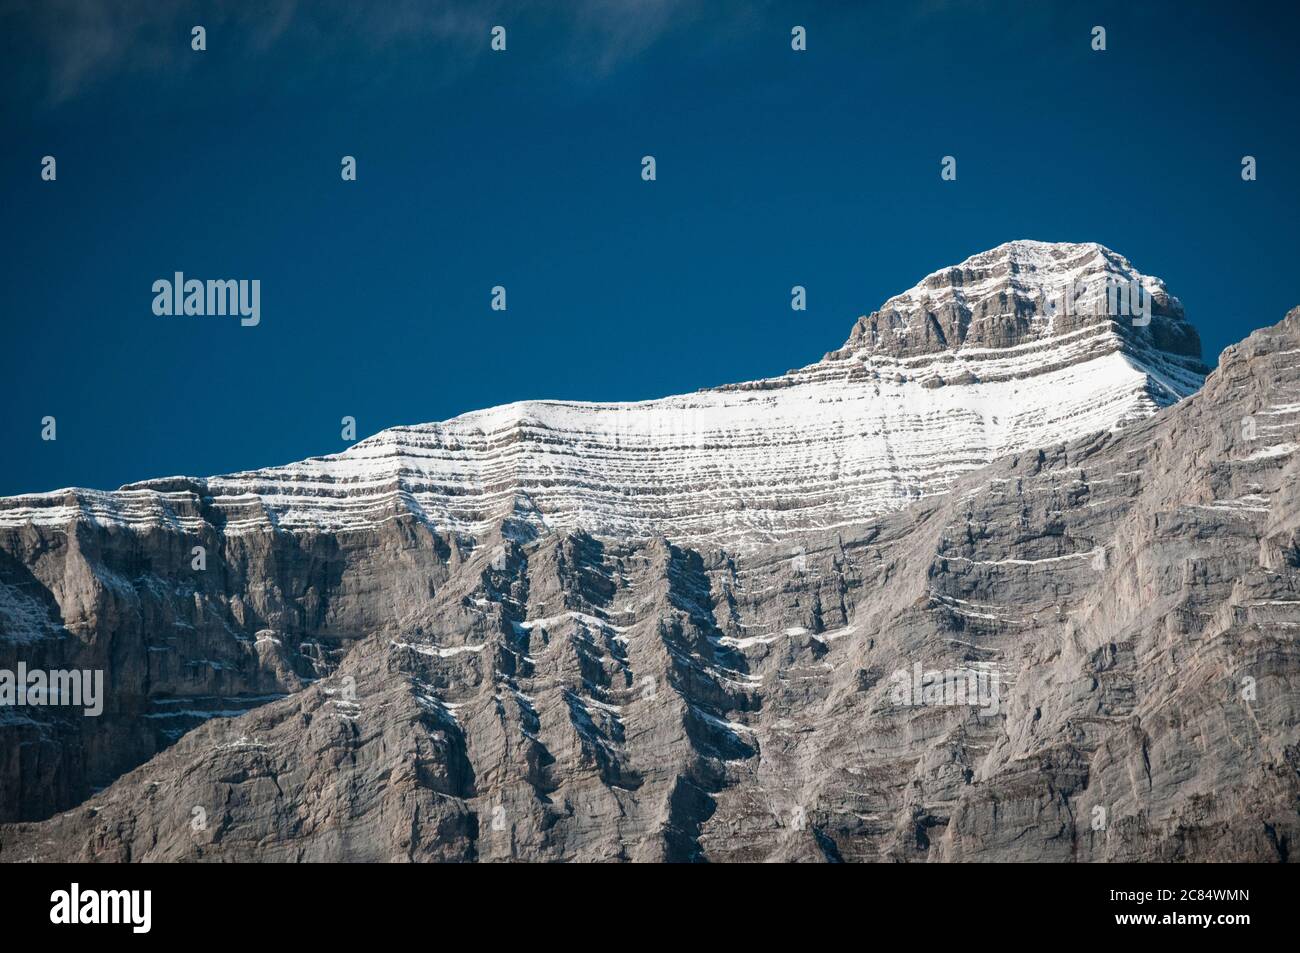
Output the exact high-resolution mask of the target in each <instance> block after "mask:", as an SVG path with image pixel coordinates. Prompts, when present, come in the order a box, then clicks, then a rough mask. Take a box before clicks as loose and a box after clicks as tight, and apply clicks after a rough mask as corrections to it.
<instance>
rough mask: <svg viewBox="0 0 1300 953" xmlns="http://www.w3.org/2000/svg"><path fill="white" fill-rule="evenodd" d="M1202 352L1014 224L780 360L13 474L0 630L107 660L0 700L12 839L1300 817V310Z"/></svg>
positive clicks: (609, 836)
mask: <svg viewBox="0 0 1300 953" xmlns="http://www.w3.org/2000/svg"><path fill="white" fill-rule="evenodd" d="M1116 288H1123V289H1130V291H1131V297H1130V298H1129V300H1130V301H1131V302H1139V303H1140V306H1139V307H1138V308H1136V309H1134V313H1132V314H1130V313H1128V312H1123V313H1117V312H1116V309H1115V307H1114V304H1115V302H1116V301H1117V300H1119V296H1117V295H1116V294H1115V293H1114V289H1116ZM1206 373H1207V369H1206V368H1205V367H1204V366H1203V365H1202V364H1201V360H1200V344H1199V340H1198V338H1197V335H1196V332H1195V330H1194V329H1193V327H1192V326H1191V324H1190V323H1188V321H1187V320H1186V318H1185V316H1184V313H1183V309H1182V306H1181V304H1180V303H1179V302H1178V299H1177V298H1175V297H1173V296H1172V295H1170V294H1169V293H1168V292H1167V290H1166V289H1165V286H1164V284H1163V283H1162V282H1161V281H1160V280H1159V279H1157V278H1153V277H1150V276H1146V275H1143V274H1141V273H1139V272H1138V271H1137V270H1136V269H1134V267H1133V266H1132V265H1131V264H1130V263H1129V262H1128V261H1127V260H1126V259H1124V258H1123V257H1122V256H1120V255H1118V254H1116V253H1115V252H1112V251H1110V250H1109V249H1106V248H1104V247H1102V246H1099V245H1096V244H1050V243H1043V242H1029V241H1018V242H1011V243H1008V244H1006V245H1002V246H999V247H998V248H995V249H993V250H991V251H988V252H985V253H983V254H980V255H976V256H974V257H973V258H970V259H968V260H967V261H965V262H963V263H961V264H960V265H956V266H953V267H950V268H946V269H942V270H940V271H937V272H934V273H933V274H931V275H929V276H927V277H926V278H924V279H923V280H922V281H921V282H919V283H918V284H917V285H916V286H915V287H913V288H912V289H911V290H909V291H907V292H904V293H903V294H901V295H898V296H895V297H894V298H891V299H890V300H889V301H887V302H885V304H884V305H883V306H882V307H881V308H880V309H879V310H877V311H876V312H873V313H872V314H870V315H866V316H864V317H862V318H859V319H858V321H857V322H856V324H855V325H854V327H853V329H852V332H851V334H850V337H849V339H848V341H847V342H846V343H845V344H844V346H843V347H841V348H839V349H838V350H835V351H832V352H830V353H828V354H827V355H826V356H825V357H824V358H823V359H822V360H821V361H819V362H817V363H815V364H812V365H809V366H807V367H804V368H800V369H798V370H793V371H790V372H788V373H787V374H784V375H782V376H780V377H776V378H770V379H767V380H761V381H754V382H750V383H745V384H738V385H731V386H725V387H718V388H713V389H709V390H703V391H700V392H697V393H695V394H691V395H688V396H680V397H670V398H664V399H662V400H655V401H646V402H639V403H623V404H590V403H575V402H564V401H530V402H524V403H519V404H512V405H508V406H505V407H499V408H494V409H491V410H487V411H482V412H477V413H472V414H467V415H464V416H462V417H458V418H456V419H454V420H450V421H446V422H443V423H437V424H427V425H420V426H411V427H398V428H393V429H391V430H386V431H383V432H381V433H379V434H376V435H375V436H373V437H371V438H369V439H367V440H364V441H361V442H359V443H357V444H356V445H355V446H353V447H352V448H351V449H349V450H347V451H346V452H344V453H340V454H335V455H332V456H326V457H318V458H313V459H310V460H306V461H303V462H301V463H297V464H292V465H289V466H284V467H276V468H270V469H265V470H257V471H251V472H246V473H237V474H232V475H229V476H223V477H211V478H194V477H172V478H166V479H159V480H150V481H146V482H144V483H138V484H132V485H130V486H127V487H123V488H122V489H121V490H118V491H116V492H97V491H89V490H76V489H69V490H61V491H56V492H53V493H46V494H38V495H28V496H22V497H13V498H9V499H4V500H0V670H4V671H17V670H18V668H19V666H20V665H22V666H24V670H25V671H31V670H42V671H49V672H96V671H102V673H103V691H102V698H101V699H100V700H99V701H100V703H101V704H102V709H103V710H102V713H101V714H99V715H98V716H95V717H88V716H86V715H85V714H84V713H83V712H82V710H80V709H72V708H69V707H67V706H59V705H27V706H19V705H9V706H5V707H3V708H0V740H2V742H3V743H2V744H0V821H3V822H4V823H3V824H0V860H5V861H27V860H103V861H166V860H222V861H230V860H235V861H371V860H417V861H426V860H429V861H435V860H436V861H473V860H483V861H486V860H539V861H540V860H546V861H551V860H578V861H613V860H627V861H664V860H667V861H704V860H707V861H753V860H809V861H840V860H846V861H847V860H854V861H862V860H888V861H913V860H948V861H975V860H979V861H988V860H1012V861H1111V860H1159V861H1164V860H1196V861H1203V860H1222V861H1243V860H1287V859H1289V858H1290V856H1291V853H1292V848H1293V845H1295V844H1296V843H1297V836H1298V835H1300V814H1298V813H1297V803H1298V801H1297V798H1298V797H1300V774H1298V772H1300V643H1298V642H1297V636H1298V635H1300V499H1297V496H1296V494H1295V493H1294V485H1295V478H1296V470H1297V462H1296V461H1297V459H1300V454H1298V453H1297V451H1300V309H1296V310H1293V311H1292V312H1291V313H1290V314H1288V315H1287V316H1286V317H1285V318H1284V319H1283V320H1282V321H1281V323H1279V324H1277V325H1275V326H1273V327H1271V328H1269V329H1266V330H1263V331H1259V332H1256V333H1255V334H1253V335H1251V336H1250V337H1249V338H1248V339H1247V340H1245V341H1244V342H1242V343H1240V344H1238V345H1236V346H1234V347H1231V348H1229V349H1228V350H1226V351H1225V352H1224V353H1223V355H1222V356H1221V359H1220V362H1219V366H1218V367H1217V368H1216V369H1215V370H1214V371H1213V372H1212V373H1209V375H1208V377H1207V376H1206ZM196 549H197V550H198V551H201V552H202V553H203V558H202V559H198V558H197V557H196V556H195V553H196ZM87 684H88V685H89V684H90V683H89V682H87Z"/></svg>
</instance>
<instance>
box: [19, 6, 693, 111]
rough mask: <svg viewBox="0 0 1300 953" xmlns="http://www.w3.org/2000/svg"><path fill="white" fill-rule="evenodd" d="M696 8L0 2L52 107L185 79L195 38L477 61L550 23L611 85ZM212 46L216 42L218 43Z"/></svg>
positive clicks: (260, 50) (581, 63)
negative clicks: (498, 27) (126, 84)
mask: <svg viewBox="0 0 1300 953" xmlns="http://www.w3.org/2000/svg"><path fill="white" fill-rule="evenodd" d="M699 9H700V7H699V6H698V5H693V4H691V3H689V2H687V0H567V2H560V0H534V2H531V3H528V2H519V0H513V2H509V0H479V2H465V0H461V2H453V0H385V2H362V3H358V2H355V0H312V2H310V3H300V2H299V0H264V2H260V3H259V2H249V0H243V2H239V0H218V2H196V0H180V2H169V3H159V2H157V0H42V2H39V3H35V2H23V0H0V22H3V23H4V24H5V25H6V27H7V28H8V29H10V30H11V31H16V32H19V33H23V34H28V35H27V36H25V37H24V40H25V42H27V43H29V44H30V49H32V51H33V53H34V54H35V55H36V56H39V57H40V58H41V62H40V64H39V66H40V68H41V70H42V73H43V76H42V80H43V82H44V84H45V86H46V89H45V92H46V95H47V96H48V98H49V99H50V100H51V101H52V102H62V101H65V100H68V99H72V98H74V97H76V96H77V95H79V94H80V93H82V92H83V91H85V90H86V89H88V88H90V87H91V86H93V85H94V84H96V83H98V82H102V81H105V80H109V79H112V78H114V77H115V76H118V75H121V74H124V73H145V74H148V73H151V72H162V71H166V70H171V69H181V68H185V67H186V66H188V65H190V64H192V62H193V60H192V59H191V58H189V57H188V51H189V37H190V29H191V27H193V26H194V25H196V24H199V25H202V26H204V27H205V28H206V29H207V30H208V33H209V35H210V36H215V35H217V34H222V35H224V36H227V37H229V36H237V37H238V38H239V43H240V44H241V45H242V47H243V48H244V49H245V51H246V52H247V54H248V55H251V56H258V55H265V54H268V53H270V52H272V51H273V50H275V49H276V48H277V47H278V46H279V45H280V44H281V43H282V42H283V41H284V40H285V38H286V36H287V35H288V34H291V33H292V34H295V35H298V36H300V37H303V38H306V39H307V40H308V41H309V42H311V43H312V44H313V45H314V46H315V48H316V49H317V50H318V51H319V52H321V53H323V54H328V53H329V52H330V51H331V50H332V49H339V48H342V47H344V46H346V45H350V44H357V43H361V44H365V45H366V46H367V47H369V48H371V49H374V50H382V49H385V48H387V47H388V46H390V45H392V44H396V43H399V42H400V43H406V44H411V43H415V44H418V43H421V42H437V43H446V44H463V45H464V56H465V59H466V60H468V59H469V56H470V55H471V53H477V52H479V51H480V50H481V49H482V47H480V46H477V45H475V44H479V43H481V44H486V42H487V36H488V30H489V29H490V28H491V26H492V25H494V24H497V23H502V24H507V25H508V24H511V23H514V22H520V21H526V20H533V21H536V20H538V19H540V18H543V17H546V18H550V19H551V20H554V21H558V22H562V23H565V24H566V25H567V27H568V29H567V30H566V31H565V33H566V35H567V36H568V37H569V38H570V39H569V42H568V44H567V47H566V49H565V50H563V51H562V52H563V53H565V54H566V55H565V56H564V57H562V59H563V60H564V62H566V63H567V64H568V65H569V66H571V67H574V68H577V69H580V70H582V71H584V72H587V73H595V74H603V73H607V72H609V71H611V70H613V69H615V68H616V67H617V66H618V65H619V64H620V63H622V62H624V61H625V60H627V59H629V58H632V57H635V56H636V55H638V54H640V53H642V52H644V51H645V50H646V49H648V48H649V47H651V46H652V45H653V44H655V43H656V42H657V41H658V40H659V39H660V38H662V37H663V36H664V35H665V34H666V33H667V32H669V31H670V30H672V29H674V28H676V27H678V26H680V25H682V24H684V23H688V22H690V21H691V20H692V19H694V18H695V16H697V14H698V11H699ZM210 42H211V41H210Z"/></svg>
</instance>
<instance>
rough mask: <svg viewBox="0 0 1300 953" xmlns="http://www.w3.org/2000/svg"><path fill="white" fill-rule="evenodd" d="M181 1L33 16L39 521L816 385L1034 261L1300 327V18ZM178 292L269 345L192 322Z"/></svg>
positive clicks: (18, 156) (30, 109) (9, 407)
mask: <svg viewBox="0 0 1300 953" xmlns="http://www.w3.org/2000/svg"><path fill="white" fill-rule="evenodd" d="M156 6H163V5H158V4H145V3H140V4H133V3H122V2H112V0H105V2H102V3H95V4H85V5H82V4H75V3H72V4H68V3H39V4H38V3H36V2H32V3H30V4H13V3H5V4H3V5H0V11H2V12H0V37H2V38H0V57H2V58H3V62H4V63H5V82H4V84H3V92H2V93H0V96H2V97H3V98H2V100H0V102H3V148H2V149H0V189H2V190H3V192H2V194H0V208H3V210H4V211H3V215H4V223H5V231H6V233H7V235H8V239H9V240H8V242H7V250H6V254H5V255H4V257H3V265H0V268H2V269H3V274H0V279H2V282H3V283H2V285H0V287H3V295H4V297H3V304H4V308H3V322H4V334H3V339H2V340H3V347H0V375H3V381H4V398H3V411H2V413H0V447H3V448H4V451H5V452H4V461H3V465H2V466H0V494H13V493H19V492H27V491H37V490H47V489H53V488H56V487H62V486H68V485H80V486H94V487H109V488H111V487H115V486H118V485H120V484H121V483H124V482H127V481H130V480H137V479H143V478H147V477H151V476H162V475H168V474H175V473H190V474H199V475H202V474H210V473H221V472H228V471H231V470H236V469H242V468H248V467H254V466H263V465H272V464H277V463H284V462H289V461H292V460H294V459H299V458H302V457H305V456H309V455H312V454H318V453H326V452H331V451H335V450H339V449H343V447H344V446H345V444H344V443H343V441H342V440H341V439H340V435H339V419H340V418H341V417H342V416H343V415H345V414H350V415H353V416H355V417H356V418H357V421H358V431H359V436H365V435H368V434H370V433H373V432H375V431H377V430H380V429H382V428H384V427H386V426H391V425H394V424H407V423H417V422H423V421H429V420H438V419H443V418H446V417H450V416H453V415H455V414H458V413H461V412H464V411H467V410H472V409H475V408H478V407H483V406H487V405H491V404H496V403H501V402H505V401H511V400H517V399H522V398H529V397H566V398H577V399H594V400H613V399H640V398H648V397H654V396H659V395H663V394H669V393H675V392H681V391H690V390H694V389H697V388H699V387H703V386H707V385H711V384H719V383H724V382H727V381H736V380H745V379H751V378H755V377H759V376H763V375H770V374H776V373H780V372H781V371H784V370H786V369H787V368H790V367H795V366H798V365H801V364H804V363H807V362H809V361H813V360H816V359H817V358H818V357H820V356H821V355H822V354H823V353H824V352H826V351H827V350H830V349H833V348H835V347H838V346H839V345H840V344H841V343H842V342H843V340H844V339H845V338H846V337H847V335H848V333H849V329H850V327H851V325H852V323H853V320H854V318H855V317H856V316H857V315H859V314H862V313H865V312H868V311H871V310H872V309H874V308H875V307H876V306H877V305H878V304H879V303H880V302H881V301H883V300H884V299H885V298H886V297H888V296H889V295H891V294H893V293H895V292H898V291H901V290H903V289H904V288H906V287H908V286H910V285H911V284H913V283H914V282H915V281H916V280H917V279H919V278H920V277H921V276H922V275H924V274H925V273H927V272H929V271H932V270H934V269H936V268H939V267H941V266H944V265H948V264H952V263H955V262H957V261H959V260H961V259H962V258H965V257H966V256H968V255H970V254H973V253H975V252H978V251H981V250H984V249H986V248H989V247H992V246H994V245H997V244H999V243H1001V242H1004V241H1007V240H1010V239H1014V238H1036V239H1043V240H1070V241H1099V242H1102V243H1103V244H1106V245H1108V246H1110V247H1112V248H1114V249H1116V250H1117V251H1119V252H1121V253H1122V254H1124V255H1126V256H1128V257H1129V258H1130V259H1131V260H1132V261H1133V263H1134V264H1135V265H1136V266H1137V267H1138V268H1139V269H1141V270H1142V271H1145V272H1147V273H1150V274H1155V275H1159V276H1161V277H1163V278H1164V279H1165V280H1166V281H1167V282H1168V285H1169V288H1170V290H1171V291H1172V292H1173V293H1174V294H1176V295H1178V296H1179V297H1181V298H1182V300H1183V302H1184V304H1185V306H1186V308H1187V313H1188V316H1189V318H1190V319H1191V320H1192V321H1193V322H1194V323H1195V324H1196V326H1197V327H1198V329H1199V330H1200V332H1201V334H1202V338H1203V340H1204V342H1205V355H1206V359H1207V361H1209V362H1211V363H1213V362H1214V360H1215V358H1216V356H1217V354H1218V352H1219V351H1220V350H1221V349H1222V348H1223V347H1225V346H1226V345H1227V344H1229V343H1232V342H1234V341H1236V340H1239V339H1240V338H1242V337H1244V336H1245V335H1246V334H1247V333H1249V332H1250V331H1251V330H1253V329H1255V328H1258V327H1262V326H1264V325H1268V324H1272V323H1274V322H1276V321H1277V320H1279V319H1280V318H1281V317H1282V315H1283V313H1284V312H1285V311H1286V309H1287V308H1289V307H1291V306H1293V305H1295V304H1300V281H1298V280H1297V269H1296V242H1295V233H1296V223H1297V221H1300V176H1298V175H1297V156H1298V155H1300V141H1298V140H1300V131H1298V129H1297V122H1296V118H1297V114H1296V105H1295V104H1296V101H1297V94H1298V93H1300V66H1297V59H1298V58H1297V57H1296V54H1295V45H1294V44H1295V39H1294V38H1295V35H1296V33H1295V29H1296V25H1297V24H1296V22H1295V19H1294V17H1293V14H1287V13H1282V12H1280V11H1282V10H1285V9H1287V8H1288V7H1290V5H1282V4H1278V5H1276V7H1277V9H1276V10H1275V9H1274V5H1270V4H1246V3H1215V4H1197V3H1188V2H1179V3H1170V4H1167V5H1164V4H1154V3H1145V4H1141V5H1140V7H1141V9H1137V10H1134V9H1130V7H1132V6H1137V5H1132V4H1129V3H1117V4H1109V3H1040V2H1033V3H1025V4H1020V3H962V2H939V3H927V4H922V5H918V6H916V7H915V8H913V9H909V10H907V11H906V12H903V11H899V10H897V9H895V8H896V6H897V5H896V4H892V3H891V4H880V5H876V4H870V5H868V4H856V3H854V4H850V3H817V2H812V0H806V2H802V3H770V4H754V3H747V4H740V3H735V4H732V3H709V4H680V5H679V4H676V3H673V2H670V0H635V2H629V3H626V4H614V3H611V2H610V0H572V2H570V3H564V4H560V3H556V4H543V3H535V4H530V5H524V4H504V3H497V2H493V3H487V4H474V3H468V2H467V3H459V4H450V3H449V4H439V3H436V2H424V3H414V2H412V3H394V4H369V5H361V4H356V5H350V4H343V3H341V2H340V3H335V2H320V3H314V4H299V5H298V6H297V7H296V8H295V7H293V6H292V5H285V4H280V3H262V4H257V3H245V4H239V5H228V4H196V5H193V6H192V7H186V6H185V5H180V6H179V7H175V8H174V7H172V6H171V5H167V9H168V10H169V11H173V12H168V13H167V14H165V15H158V14H154V13H150V12H148V11H149V10H150V9H151V8H152V7H156ZM372 8H377V9H372ZM700 8H703V10H701V9H700ZM175 10H179V11H181V12H174V11H175ZM521 10H522V11H526V12H518V11H521ZM191 11H193V12H191ZM1280 18H1281V19H1280ZM195 23H200V24H204V25H205V26H206V27H207V30H208V38H207V39H208V50H207V52H204V53H193V52H191V51H190V49H189V39H190V27H191V26H192V25H193V24H195ZM494 23H502V24H504V25H505V26H506V27H507V29H508V51H507V52H506V53H505V54H494V53H492V52H490V51H489V49H488V40H489V37H488V30H489V28H490V27H491V25H492V24H494ZM794 24H802V25H804V26H806V27H807V30H808V46H809V49H808V51H807V52H806V53H794V52H792V51H791V49H790V42H789V40H790V28H791V26H793V25H794ZM1095 24H1100V25H1103V26H1105V27H1106V29H1107V31H1108V32H1107V41H1108V43H1107V45H1108V49H1107V51H1106V52H1104V53H1095V52H1093V51H1092V50H1091V49H1090V46H1089V41H1090V30H1091V28H1092V27H1093V25H1095ZM46 154H52V155H54V156H56V157H57V159H58V180H57V182H55V183H47V182H42V181H41V180H40V177H39V172H40V160H41V157H42V156H43V155H46ZM345 154H347V155H354V156H356V157H357V160H358V163H359V166H358V171H359V177H358V181H356V182H353V183H347V182H343V181H341V179H340V177H339V160H340V157H341V156H343V155H345ZM645 154H653V155H655V156H656V158H657V161H658V181H656V182H653V183H646V182H643V181H642V180H641V178H640V159H641V156H642V155H645ZM946 154H951V155H954V156H956V157H957V161H958V179H957V181H956V182H951V183H945V182H942V181H941V180H940V177H939V162H940V158H941V157H942V156H944V155H946ZM1246 154H1250V155H1254V156H1256V157H1257V159H1258V165H1259V179H1258V181H1256V182H1250V183H1246V182H1243V181H1242V180H1241V176H1240V162H1241V157H1242V156H1243V155H1246ZM177 270H181V271H184V272H185V273H186V274H187V276H190V277H197V278H258V279H260V280H261V282H262V322H261V325H260V326H258V327H256V328H241V327H240V326H239V323H238V321H237V320H236V319H229V318H194V317H191V318H163V317H156V316H155V315H154V314H153V312H152V310H151V304H152V300H153V294H152V291H151V285H152V283H153V281H154V280H155V279H158V278H162V277H170V276H171V274H172V272H174V271H177ZM496 284H502V285H505V286H506V287H507V289H508V295H509V310H508V311H507V312H505V313H498V312H494V311H492V310H490V308H489V293H490V289H491V287H492V286H493V285H496ZM794 284H803V285H805V286H806V287H807V288H808V295H809V310H808V311H807V312H804V313H798V312H793V311H791V310H790V307H789V300H790V299H789V295H790V287H791V286H792V285H794ZM46 415H53V416H55V417H57V419H58V440H57V441H56V442H53V443H49V442H43V441H41V439H40V421H41V418H42V417H44V416H46Z"/></svg>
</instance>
